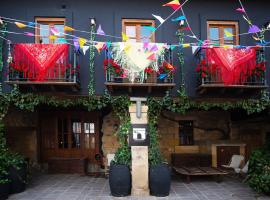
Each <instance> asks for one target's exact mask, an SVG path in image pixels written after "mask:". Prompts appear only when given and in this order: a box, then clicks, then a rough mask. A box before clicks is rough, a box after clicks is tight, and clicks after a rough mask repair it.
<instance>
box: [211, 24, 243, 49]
mask: <svg viewBox="0 0 270 200" xmlns="http://www.w3.org/2000/svg"><path fill="white" fill-rule="evenodd" d="M226 27H228V28H231V27H233V28H234V33H233V35H234V36H233V45H239V23H238V21H218V20H208V21H207V39H208V40H209V41H211V39H210V28H218V29H219V42H220V45H228V44H225V43H224V42H225V40H224V28H226ZM220 30H222V31H220Z"/></svg>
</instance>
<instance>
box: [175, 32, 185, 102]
mask: <svg viewBox="0 0 270 200" xmlns="http://www.w3.org/2000/svg"><path fill="white" fill-rule="evenodd" d="M176 35H177V37H178V43H179V44H180V45H179V51H178V53H177V55H178V60H179V64H180V71H179V72H180V76H179V77H180V86H179V90H178V91H177V92H178V94H179V96H180V97H185V96H187V95H186V90H185V77H184V64H185V60H184V50H183V48H182V45H183V44H184V36H185V34H184V33H183V32H182V31H180V30H178V31H177V32H176Z"/></svg>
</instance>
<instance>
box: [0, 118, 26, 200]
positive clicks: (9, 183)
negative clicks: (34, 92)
mask: <svg viewBox="0 0 270 200" xmlns="http://www.w3.org/2000/svg"><path fill="white" fill-rule="evenodd" d="M3 127H4V126H3V124H1V123H0V187H1V188H0V191H1V192H0V195H1V197H2V196H6V192H8V193H19V192H22V191H24V190H25V186H26V171H27V168H26V163H25V161H24V159H23V157H22V156H20V155H19V154H14V153H12V152H11V151H10V150H9V149H8V148H7V146H6V141H5V138H4V134H3Z"/></svg>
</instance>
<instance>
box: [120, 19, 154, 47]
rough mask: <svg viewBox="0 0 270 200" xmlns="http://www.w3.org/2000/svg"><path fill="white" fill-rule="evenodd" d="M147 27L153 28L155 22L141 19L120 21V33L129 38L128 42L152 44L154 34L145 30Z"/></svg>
mask: <svg viewBox="0 0 270 200" xmlns="http://www.w3.org/2000/svg"><path fill="white" fill-rule="evenodd" d="M147 26H152V27H155V21H154V20H142V19H123V20H122V29H123V30H122V31H123V33H125V34H126V35H127V36H128V37H129V42H154V41H155V34H154V33H153V31H152V30H150V29H148V28H145V27H147ZM152 33H153V34H152Z"/></svg>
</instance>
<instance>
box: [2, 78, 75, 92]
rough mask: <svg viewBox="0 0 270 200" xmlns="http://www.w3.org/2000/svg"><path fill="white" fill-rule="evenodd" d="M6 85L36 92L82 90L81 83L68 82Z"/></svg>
mask: <svg viewBox="0 0 270 200" xmlns="http://www.w3.org/2000/svg"><path fill="white" fill-rule="evenodd" d="M5 83H7V84H9V85H14V84H17V85H18V86H19V87H20V88H21V89H31V90H32V91H34V92H39V91H40V90H41V91H42V90H44V89H45V90H49V91H66V90H71V91H73V92H78V91H79V90H80V84H79V83H76V82H66V81H42V82H41V81H5Z"/></svg>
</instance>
